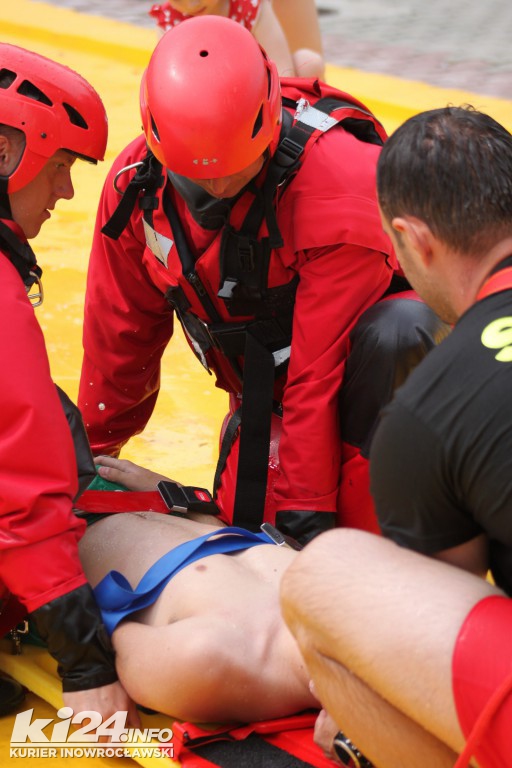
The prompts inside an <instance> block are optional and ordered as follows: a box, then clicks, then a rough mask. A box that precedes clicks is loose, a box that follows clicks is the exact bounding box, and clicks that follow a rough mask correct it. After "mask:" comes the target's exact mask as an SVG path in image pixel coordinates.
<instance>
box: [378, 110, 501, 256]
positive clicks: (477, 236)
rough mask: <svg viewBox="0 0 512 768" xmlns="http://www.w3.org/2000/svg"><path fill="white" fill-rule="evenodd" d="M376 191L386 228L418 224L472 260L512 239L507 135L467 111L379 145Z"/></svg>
mask: <svg viewBox="0 0 512 768" xmlns="http://www.w3.org/2000/svg"><path fill="white" fill-rule="evenodd" d="M377 191H378V196H379V204H380V206H381V209H382V212H383V214H384V216H385V217H386V219H387V220H388V221H391V220H392V219H393V218H394V217H395V216H404V215H409V216H416V217H417V218H419V219H422V220H423V221H425V223H426V224H428V226H429V227H430V229H431V230H432V232H433V234H434V235H435V236H436V237H437V238H439V239H440V240H442V241H443V242H445V243H446V244H447V245H449V246H450V247H451V248H453V249H454V250H456V251H459V252H461V253H467V254H468V255H475V256H476V255H478V253H479V252H480V251H481V250H483V249H487V248H489V247H490V246H492V245H493V244H494V243H496V242H498V241H499V240H501V239H503V238H504V237H508V236H511V235H512V135H511V134H510V133H509V132H508V131H507V130H506V128H504V127H503V126H502V125H500V124H499V123H497V122H496V120H493V118H492V117H489V115H486V114H484V113H482V112H479V111H477V110H476V109H474V108H473V107H471V106H463V107H444V108H443V109H433V110H430V111H428V112H422V113H420V114H418V115H415V116H414V117H411V118H410V119H409V120H407V121H406V122H405V123H404V124H403V125H401V126H400V127H399V128H398V129H397V130H396V131H395V132H394V133H393V134H392V135H391V137H390V138H389V139H388V140H387V142H386V143H385V144H384V147H383V149H382V152H381V155H380V158H379V162H378V167H377Z"/></svg>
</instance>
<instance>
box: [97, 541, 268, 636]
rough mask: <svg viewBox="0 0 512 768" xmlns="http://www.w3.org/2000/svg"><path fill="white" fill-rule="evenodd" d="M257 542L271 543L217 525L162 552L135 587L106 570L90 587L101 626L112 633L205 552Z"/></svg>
mask: <svg viewBox="0 0 512 768" xmlns="http://www.w3.org/2000/svg"><path fill="white" fill-rule="evenodd" d="M259 544H273V542H272V540H271V539H270V538H269V537H268V536H267V535H266V534H265V533H252V532H250V531H247V530H245V529H244V528H236V527H227V528H219V529H218V530H216V531H214V532H213V533H207V534H206V535H205V536H200V537H199V538H197V539H192V541H186V542H184V543H183V544H180V545H178V546H177V547H175V548H174V549H171V551H170V552H167V553H166V554H165V555H162V557H161V558H159V559H158V560H157V561H156V563H154V564H153V565H152V566H151V568H150V569H149V570H148V571H147V572H146V573H145V574H144V576H143V577H142V579H141V580H140V582H139V583H138V585H137V586H136V587H135V589H133V588H132V586H131V585H130V583H129V581H128V580H127V579H126V577H125V576H123V574H122V573H120V572H119V571H110V572H109V573H107V575H106V576H105V577H104V578H103V579H102V580H101V581H100V582H99V584H97V586H96V587H95V588H94V596H95V598H96V602H97V603H98V605H99V607H100V609H101V613H102V616H103V621H104V624H105V627H106V629H107V631H108V633H109V635H112V633H113V631H114V629H115V628H116V627H117V625H118V624H119V622H120V621H121V620H122V619H124V618H125V617H126V616H129V615H130V614H131V613H134V612H135V611H140V610H141V609H142V608H146V607H147V606H148V605H152V604H153V603H154V602H155V600H156V599H157V598H158V596H159V595H160V593H161V592H162V590H163V589H164V587H165V586H166V584H168V582H169V581H170V580H171V579H172V577H173V576H175V575H176V574H177V573H179V571H181V570H182V569H183V568H186V566H187V565H190V564H191V563H194V562H195V561H196V560H200V559H201V558H203V557H208V555H219V554H221V555H222V554H230V553H232V552H239V551H241V550H244V549H249V548H250V547H255V546H258V545H259Z"/></svg>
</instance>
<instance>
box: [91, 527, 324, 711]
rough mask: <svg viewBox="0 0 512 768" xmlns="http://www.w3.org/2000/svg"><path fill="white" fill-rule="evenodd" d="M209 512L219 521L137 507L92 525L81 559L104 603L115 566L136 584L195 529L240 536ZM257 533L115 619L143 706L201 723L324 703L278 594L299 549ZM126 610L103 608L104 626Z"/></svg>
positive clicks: (124, 665) (121, 656) (127, 672)
mask: <svg viewBox="0 0 512 768" xmlns="http://www.w3.org/2000/svg"><path fill="white" fill-rule="evenodd" d="M203 519H204V517H203ZM209 520H211V522H213V523H214V524H213V525H212V524H211V523H210V522H209V523H208V524H205V523H204V522H197V521H196V520H190V519H185V518H180V517H175V516H170V515H163V514H159V513H155V512H137V513H123V514H114V515H110V516H108V517H106V518H103V519H100V520H98V522H96V523H94V525H92V526H90V527H89V528H88V529H87V532H86V533H85V535H84V537H83V538H82V540H81V542H80V557H81V560H82V563H83V567H84V571H85V573H86V575H87V578H88V579H89V581H90V583H91V584H92V586H93V587H95V588H96V589H95V592H96V597H97V600H98V602H99V604H100V607H101V603H102V598H101V595H99V594H98V588H97V585H98V583H99V582H100V581H101V580H103V579H104V577H105V576H106V574H107V573H108V572H109V571H111V570H114V571H119V572H120V573H122V574H123V575H124V576H125V577H126V579H127V580H128V582H129V583H130V585H131V587H136V586H137V584H138V583H139V582H140V580H141V579H142V577H143V576H144V574H146V572H147V571H148V569H150V568H151V566H153V565H154V563H155V562H157V561H158V560H159V558H161V557H162V556H164V555H165V554H166V553H168V552H169V551H170V550H174V549H175V548H176V547H177V546H178V545H182V544H184V543H185V542H189V541H191V540H194V539H196V537H199V536H202V535H205V534H215V537H214V540H217V541H219V536H220V540H221V541H228V539H229V540H230V541H231V542H235V545H239V543H240V542H241V541H242V539H241V537H240V536H239V535H235V534H233V535H232V536H228V537H226V532H228V531H230V530H232V529H230V528H223V527H220V528H219V527H218V526H219V523H218V521H216V520H215V519H214V518H213V519H210V518H209ZM237 530H239V529H237ZM217 534H218V535H217ZM257 535H259V536H261V540H258V541H257V542H252V541H250V542H242V546H245V544H246V543H247V546H249V547H250V548H249V549H242V550H241V551H236V552H233V553H231V554H212V555H209V556H201V558H200V559H198V560H196V561H195V562H193V563H191V564H189V565H187V566H185V567H184V568H183V569H182V570H180V571H179V572H178V573H177V574H176V575H175V576H173V578H172V579H171V580H170V581H169V582H168V583H167V584H166V585H165V586H164V587H163V589H162V591H161V592H160V594H159V596H158V597H157V599H156V600H155V601H154V602H152V604H151V605H148V606H147V607H145V608H142V609H138V610H136V612H135V613H132V614H130V615H128V616H127V617H126V618H124V619H122V620H121V621H120V623H119V624H118V625H117V626H116V627H115V629H114V631H113V634H112V642H113V645H114V648H115V651H116V654H117V657H116V665H117V672H118V674H119V678H120V680H121V682H122V684H123V686H124V687H125V689H126V691H127V692H128V694H129V695H130V696H131V697H132V698H133V700H134V701H136V702H137V703H138V704H141V705H143V706H145V707H149V708H151V709H155V710H158V711H159V712H163V713H164V714H169V715H172V716H174V717H178V718H180V719H185V720H195V721H199V722H208V721H215V722H219V721H245V722H250V721H253V720H262V719H267V718H275V717H281V716H285V715H289V714H292V713H295V712H299V711H300V710H303V709H307V708H310V707H318V702H317V701H316V699H315V698H314V697H313V695H312V693H311V692H310V690H309V677H308V674H307V671H306V669H305V666H304V664H303V661H302V657H301V655H300V653H299V651H298V648H297V646H296V644H295V640H294V639H293V637H292V635H291V634H290V632H289V630H288V629H287V627H286V626H285V624H284V622H283V620H282V618H281V612H280V607H279V600H278V586H279V582H280V580H281V576H282V574H283V572H284V571H285V570H286V568H287V567H288V565H289V564H290V563H291V562H292V560H293V558H294V557H295V555H296V554H297V553H296V552H294V551H293V550H292V549H289V548H288V547H286V546H276V544H274V543H272V542H271V540H270V539H267V538H266V536H265V534H263V533H262V534H257ZM249 536H254V534H249ZM267 541H268V543H267ZM208 546H209V545H208ZM231 546H233V544H231ZM107 581H108V579H107ZM118 581H119V579H118ZM105 583H106V582H105V581H104V582H103V585H102V586H104V585H105ZM114 586H116V585H114ZM100 589H101V587H100ZM121 603H123V599H122V600H121ZM125 613H126V612H125V611H123V610H121V611H120V613H119V614H118V615H117V616H114V618H112V616H109V614H108V613H104V617H105V619H106V624H107V626H108V627H109V628H110V629H112V627H113V626H114V625H115V622H116V621H117V620H118V619H119V617H120V616H123V615H125Z"/></svg>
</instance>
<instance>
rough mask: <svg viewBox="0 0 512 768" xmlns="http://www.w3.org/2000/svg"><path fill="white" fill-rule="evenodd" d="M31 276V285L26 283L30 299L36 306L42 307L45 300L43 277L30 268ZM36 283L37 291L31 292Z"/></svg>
mask: <svg viewBox="0 0 512 768" xmlns="http://www.w3.org/2000/svg"><path fill="white" fill-rule="evenodd" d="M29 276H30V278H31V282H30V285H25V289H26V291H27V297H28V300H29V301H30V303H31V304H32V306H33V307H34V308H35V307H40V306H41V304H42V303H43V301H44V291H43V284H42V282H41V278H40V277H39V275H38V274H37V273H36V272H33V271H32V270H30V272H29ZM34 283H35V284H36V285H37V291H36V292H35V293H29V291H30V290H31V288H32V286H33V285H34Z"/></svg>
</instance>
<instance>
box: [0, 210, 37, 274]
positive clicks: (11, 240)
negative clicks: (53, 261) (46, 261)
mask: <svg viewBox="0 0 512 768" xmlns="http://www.w3.org/2000/svg"><path fill="white" fill-rule="evenodd" d="M0 245H1V246H3V247H4V248H5V251H6V254H7V257H8V259H9V261H10V262H11V263H12V264H13V265H14V267H15V268H16V270H17V271H18V273H19V275H20V277H21V279H22V280H23V282H24V284H25V286H26V287H27V288H31V287H32V286H33V284H34V283H35V282H37V281H38V280H39V279H40V278H41V275H42V274H43V270H42V269H41V267H40V266H39V265H38V264H37V262H36V257H35V254H34V251H33V250H32V248H31V247H30V245H29V244H28V243H22V242H21V241H20V240H18V238H17V237H16V235H15V234H14V232H12V230H10V229H9V227H8V226H7V224H4V222H3V221H0Z"/></svg>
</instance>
